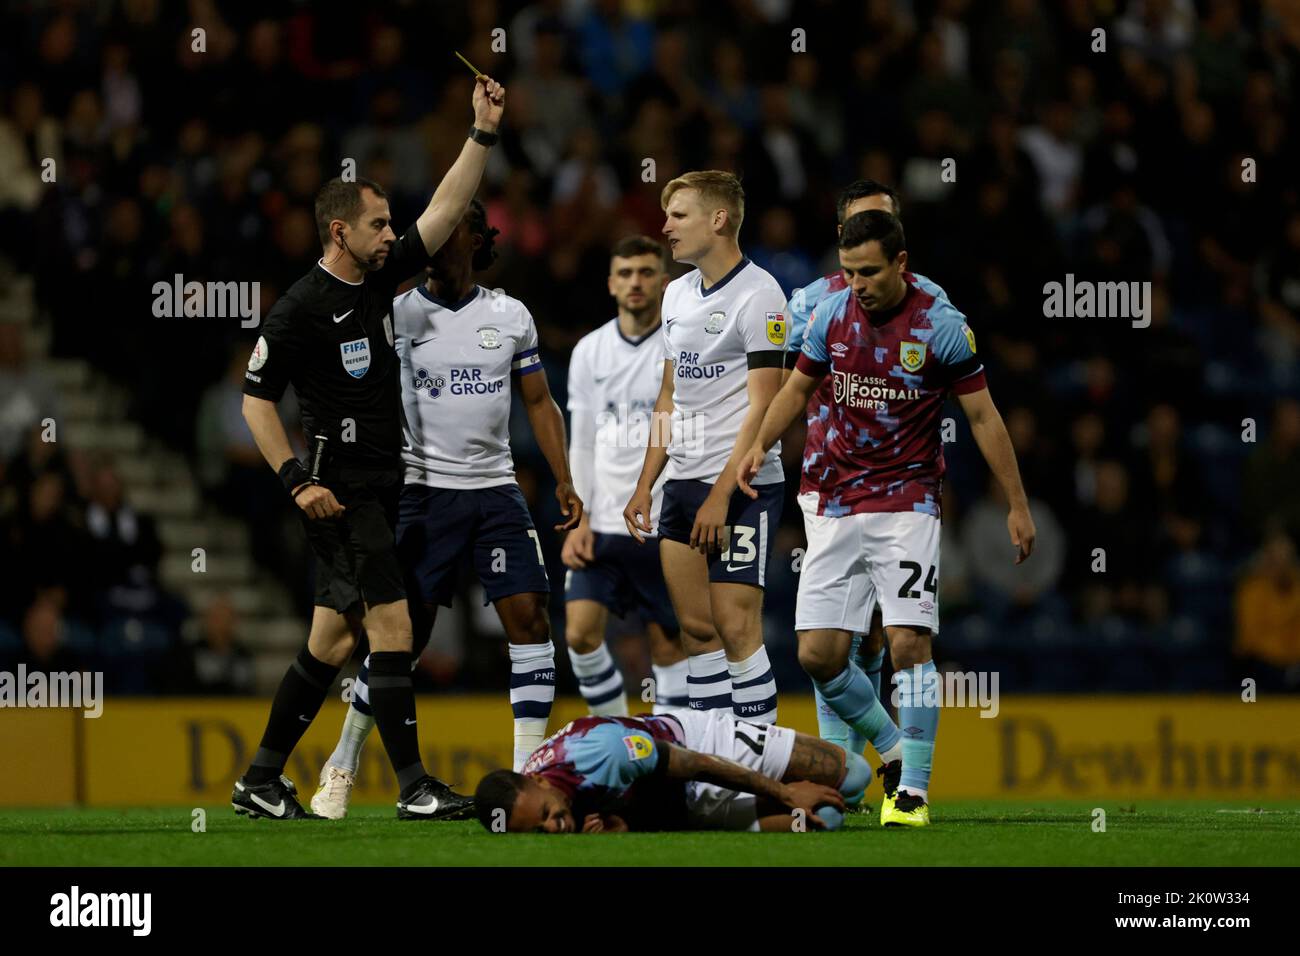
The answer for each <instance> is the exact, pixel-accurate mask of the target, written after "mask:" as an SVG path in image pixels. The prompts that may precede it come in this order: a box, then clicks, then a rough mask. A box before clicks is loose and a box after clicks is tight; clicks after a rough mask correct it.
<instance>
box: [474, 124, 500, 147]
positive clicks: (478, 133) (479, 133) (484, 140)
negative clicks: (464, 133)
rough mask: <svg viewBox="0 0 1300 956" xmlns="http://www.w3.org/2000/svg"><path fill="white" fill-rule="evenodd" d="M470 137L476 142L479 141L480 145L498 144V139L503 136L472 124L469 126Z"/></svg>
mask: <svg viewBox="0 0 1300 956" xmlns="http://www.w3.org/2000/svg"><path fill="white" fill-rule="evenodd" d="M469 138H470V139H472V140H473V141H474V142H476V143H478V144H479V145H480V146H495V145H496V144H497V140H499V139H500V138H501V137H500V136H499V135H498V134H496V133H487V132H484V131H483V130H481V129H479V128H478V127H477V126H471V127H470V128H469Z"/></svg>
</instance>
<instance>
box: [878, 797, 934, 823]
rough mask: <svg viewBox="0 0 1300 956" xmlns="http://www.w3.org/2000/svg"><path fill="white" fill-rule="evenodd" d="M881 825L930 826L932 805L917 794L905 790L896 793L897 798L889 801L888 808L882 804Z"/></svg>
mask: <svg viewBox="0 0 1300 956" xmlns="http://www.w3.org/2000/svg"><path fill="white" fill-rule="evenodd" d="M880 825H881V826H882V827H928V826H929V825H930V805H929V804H928V803H926V802H925V801H924V800H922V799H921V798H920V797H918V796H917V795H916V794H914V793H909V792H908V791H906V790H904V791H903V792H902V793H900V794H896V795H895V798H894V799H893V800H891V801H890V802H889V806H888V808H886V807H885V806H884V805H883V804H882V805H881V807H880Z"/></svg>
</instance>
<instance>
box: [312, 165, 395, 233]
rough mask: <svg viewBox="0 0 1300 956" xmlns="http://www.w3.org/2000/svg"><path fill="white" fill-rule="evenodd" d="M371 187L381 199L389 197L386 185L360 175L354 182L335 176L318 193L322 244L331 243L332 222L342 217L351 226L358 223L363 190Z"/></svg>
mask: <svg viewBox="0 0 1300 956" xmlns="http://www.w3.org/2000/svg"><path fill="white" fill-rule="evenodd" d="M363 189H369V190H370V191H371V192H372V193H374V194H375V195H376V196H378V197H379V198H380V199H387V198H388V193H386V192H384V187H383V186H380V185H379V183H377V182H375V181H374V180H373V179H365V178H363V177H361V176H358V177H357V178H356V179H355V180H354V181H352V182H345V181H344V180H343V178H342V177H340V176H335V177H334V178H333V179H331V180H330V181H329V182H327V183H326V184H325V185H324V186H322V187H321V188H320V192H318V193H317V194H316V232H317V233H318V234H319V235H320V244H321V245H322V246H328V245H329V244H330V223H331V222H333V221H334V220H335V219H342V220H343V221H344V222H346V223H347V224H348V225H349V226H353V225H356V222H357V218H358V217H359V216H360V215H361V205H362V203H361V190H363Z"/></svg>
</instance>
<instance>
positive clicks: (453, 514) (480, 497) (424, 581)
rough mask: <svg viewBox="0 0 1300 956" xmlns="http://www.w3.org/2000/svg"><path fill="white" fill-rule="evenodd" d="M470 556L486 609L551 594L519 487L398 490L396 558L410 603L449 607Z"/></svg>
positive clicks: (408, 486)
mask: <svg viewBox="0 0 1300 956" xmlns="http://www.w3.org/2000/svg"><path fill="white" fill-rule="evenodd" d="M471 549H472V550H473V557H474V568H475V570H476V571H478V579H479V581H481V582H482V583H483V590H484V591H485V592H487V599H488V601H489V602H491V601H496V600H499V599H501V598H503V597H509V596H510V595H512V594H526V593H530V592H534V593H541V594H546V593H549V592H550V590H551V585H550V582H549V581H547V578H546V564H545V562H544V560H543V559H542V542H541V539H540V538H538V536H537V529H536V528H535V527H534V526H533V518H532V515H530V514H529V513H528V503H527V502H525V501H524V495H523V492H522V491H520V490H519V486H518V485H513V484H511V485H498V486H496V487H495V488H464V489H462V488H430V487H428V486H427V485H418V484H416V485H406V486H404V487H403V488H402V497H401V502H400V506H399V509H398V517H397V554H398V557H399V558H400V559H401V561H402V566H403V567H404V568H405V569H406V573H407V581H408V585H407V590H408V592H409V594H408V597H410V599H411V600H421V601H423V602H424V603H425V604H441V605H442V606H443V607H451V599H452V595H453V594H455V591H456V575H457V571H458V570H459V567H460V565H461V564H462V563H463V562H464V561H465V560H466V558H467V557H468V552H470V551H471Z"/></svg>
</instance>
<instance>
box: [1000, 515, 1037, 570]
mask: <svg viewBox="0 0 1300 956" xmlns="http://www.w3.org/2000/svg"><path fill="white" fill-rule="evenodd" d="M1007 530H1008V531H1009V532H1011V543H1012V544H1014V545H1015V546H1016V564H1020V563H1021V562H1022V561H1024V560H1025V558H1027V557H1029V556H1030V555H1031V554H1033V553H1034V538H1036V537H1037V536H1038V532H1037V530H1036V529H1035V528H1034V519H1033V518H1032V517H1030V515H1029V509H1028V508H1012V509H1011V513H1010V514H1008V515H1007Z"/></svg>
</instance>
